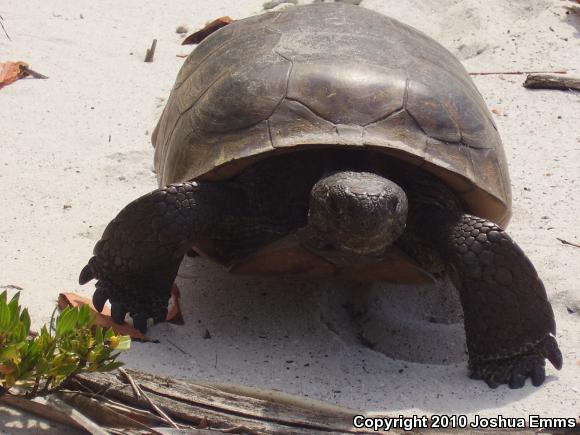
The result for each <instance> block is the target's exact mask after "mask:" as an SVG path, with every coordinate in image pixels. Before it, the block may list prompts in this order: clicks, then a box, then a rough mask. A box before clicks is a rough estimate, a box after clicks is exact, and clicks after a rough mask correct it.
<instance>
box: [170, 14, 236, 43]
mask: <svg viewBox="0 0 580 435" xmlns="http://www.w3.org/2000/svg"><path fill="white" fill-rule="evenodd" d="M234 21H235V20H233V19H231V18H230V17H227V16H224V17H219V18H218V19H216V20H213V21H212V22H211V23H209V24H206V26H205V27H204V28H203V29H201V30H198V31H197V32H195V33H192V34H191V35H189V36H188V37H187V38H185V39H184V40H183V42H182V43H181V45H190V44H199V43H200V42H201V41H203V40H204V39H205V38H207V37H208V36H209V35H211V34H212V33H213V32H215V31H216V30H219V29H221V28H222V27H224V26H227V25H228V24H230V23H233V22H234Z"/></svg>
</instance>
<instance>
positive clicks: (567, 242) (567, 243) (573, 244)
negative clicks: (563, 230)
mask: <svg viewBox="0 0 580 435" xmlns="http://www.w3.org/2000/svg"><path fill="white" fill-rule="evenodd" d="M556 239H558V240H559V241H560V242H562V244H563V245H569V246H574V247H576V248H580V245H579V244H577V243H572V242H569V241H568V240H564V239H561V238H559V237H556Z"/></svg>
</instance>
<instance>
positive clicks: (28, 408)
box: [0, 394, 84, 430]
mask: <svg viewBox="0 0 580 435" xmlns="http://www.w3.org/2000/svg"><path fill="white" fill-rule="evenodd" d="M44 402H46V401H45V399H43V398H39V399H36V400H30V399H24V398H23V397H19V396H11V395H9V394H4V395H2V396H0V405H5V406H8V407H10V408H13V409H18V410H20V411H24V412H27V413H30V414H34V415H36V416H38V417H42V418H44V419H46V420H50V421H54V422H56V423H59V424H62V425H64V426H69V427H73V428H75V429H79V430H84V427H83V426H82V425H80V424H79V423H77V422H76V421H75V420H74V419H72V418H71V417H69V416H68V415H67V414H66V413H65V412H63V411H61V410H58V409H54V407H52V406H50V405H47V404H46V403H44Z"/></svg>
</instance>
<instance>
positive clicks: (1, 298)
mask: <svg viewBox="0 0 580 435" xmlns="http://www.w3.org/2000/svg"><path fill="white" fill-rule="evenodd" d="M7 297H8V292H7V291H6V290H4V291H3V292H2V293H0V305H6V298H7Z"/></svg>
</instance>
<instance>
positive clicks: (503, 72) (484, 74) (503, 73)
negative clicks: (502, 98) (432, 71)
mask: <svg viewBox="0 0 580 435" xmlns="http://www.w3.org/2000/svg"><path fill="white" fill-rule="evenodd" d="M567 73H568V71H566V70H561V71H481V72H470V73H469V75H470V76H490V75H522V74H567Z"/></svg>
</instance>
